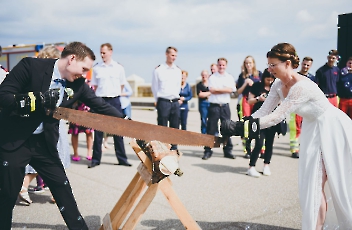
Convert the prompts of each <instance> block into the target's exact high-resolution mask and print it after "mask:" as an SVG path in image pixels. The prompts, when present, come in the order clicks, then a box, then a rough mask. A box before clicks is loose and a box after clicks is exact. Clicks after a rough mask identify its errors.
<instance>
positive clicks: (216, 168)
mask: <svg viewBox="0 0 352 230" xmlns="http://www.w3.org/2000/svg"><path fill="white" fill-rule="evenodd" d="M193 166H197V167H201V168H204V169H206V170H208V171H209V172H214V173H227V172H232V173H238V174H245V173H246V172H247V170H248V167H233V166H227V165H218V164H193Z"/></svg>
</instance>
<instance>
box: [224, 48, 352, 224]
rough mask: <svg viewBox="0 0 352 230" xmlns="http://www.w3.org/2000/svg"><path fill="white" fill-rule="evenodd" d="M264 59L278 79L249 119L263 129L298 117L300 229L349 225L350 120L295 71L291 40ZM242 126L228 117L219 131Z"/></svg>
mask: <svg viewBox="0 0 352 230" xmlns="http://www.w3.org/2000/svg"><path fill="white" fill-rule="evenodd" d="M267 58H268V67H269V71H270V72H271V73H272V74H273V75H274V76H275V77H276V78H277V79H276V80H275V82H274V83H273V85H272V88H271V90H270V93H269V95H268V97H267V99H266V100H265V102H264V104H263V106H262V107H261V108H260V109H259V110H258V111H257V112H255V113H254V114H253V115H252V116H253V118H254V121H253V119H252V118H251V119H252V121H253V122H259V125H260V129H265V128H267V127H270V126H274V125H276V124H278V123H279V122H280V121H282V120H283V119H284V118H285V117H286V116H288V115H289V114H290V113H296V114H298V115H300V116H302V117H303V124H302V133H301V154H300V158H299V171H298V174H299V199H300V204H301V210H302V229H305V230H312V229H323V227H324V229H337V228H339V229H351V226H352V179H351V175H352V135H351V134H352V131H351V130H352V120H351V119H350V118H349V117H348V116H347V115H346V114H345V113H343V112H342V111H341V110H339V109H338V108H336V107H334V106H333V105H332V104H330V103H329V101H328V100H327V99H326V97H325V95H324V93H323V92H322V91H321V90H320V89H319V88H318V86H317V85H316V84H315V83H314V82H312V81H311V80H309V79H308V78H306V77H304V76H302V75H299V74H297V73H296V72H295V71H294V69H296V68H297V67H298V65H299V58H298V56H297V54H296V51H295V48H294V47H293V46H292V45H291V44H288V43H280V44H277V45H276V46H274V47H273V48H272V49H271V50H270V51H269V52H268V53H267ZM280 100H281V104H280V105H279V106H278V107H277V108H276V109H275V111H274V112H272V111H273V109H274V108H275V107H276V106H277V105H278V102H279V101H280ZM257 118H259V121H258V120H255V119H257ZM244 126H246V125H244V123H243V122H241V121H240V122H233V121H227V122H224V123H223V124H222V127H221V131H222V133H223V134H227V135H241V134H240V133H241V132H243V127H244ZM249 127H250V128H252V127H255V126H249ZM241 129H242V131H240V130H241ZM252 131H253V130H252ZM324 222H325V224H324Z"/></svg>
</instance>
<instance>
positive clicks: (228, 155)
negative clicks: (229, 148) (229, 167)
mask: <svg viewBox="0 0 352 230" xmlns="http://www.w3.org/2000/svg"><path fill="white" fill-rule="evenodd" d="M224 157H225V158H229V159H236V156H235V155H232V154H231V153H227V154H225V155H224Z"/></svg>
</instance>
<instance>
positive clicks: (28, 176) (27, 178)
mask: <svg viewBox="0 0 352 230" xmlns="http://www.w3.org/2000/svg"><path fill="white" fill-rule="evenodd" d="M37 175H38V174H37V173H29V174H26V175H25V176H24V179H23V185H22V186H23V187H25V188H28V186H29V183H31V181H32V180H33V179H34V178H35V177H36V176H37Z"/></svg>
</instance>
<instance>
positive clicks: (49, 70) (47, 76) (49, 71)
mask: <svg viewBox="0 0 352 230" xmlns="http://www.w3.org/2000/svg"><path fill="white" fill-rule="evenodd" d="M55 62H56V60H53V62H50V65H47V67H46V69H45V72H44V75H43V81H42V82H43V83H42V90H41V91H42V92H45V91H47V90H48V89H49V87H50V83H51V78H52V76H53V71H54V65H55Z"/></svg>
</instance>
